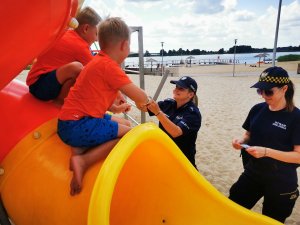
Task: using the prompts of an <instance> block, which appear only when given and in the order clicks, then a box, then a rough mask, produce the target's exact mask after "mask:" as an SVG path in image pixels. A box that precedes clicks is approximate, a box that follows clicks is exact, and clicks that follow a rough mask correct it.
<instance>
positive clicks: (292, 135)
mask: <svg viewBox="0 0 300 225" xmlns="http://www.w3.org/2000/svg"><path fill="white" fill-rule="evenodd" d="M243 128H244V129H245V130H247V131H249V132H250V140H249V143H248V144H249V145H250V146H263V147H267V148H272V149H276V150H280V151H285V152H288V151H293V149H294V145H300V110H299V109H298V108H297V107H295V108H294V110H293V111H292V112H288V111H286V109H283V110H279V111H271V110H270V109H269V106H268V104H267V103H265V102H263V103H259V104H257V105H255V106H253V107H252V109H251V110H250V112H249V114H248V117H247V118H246V120H245V122H244V124H243ZM251 161H252V166H253V165H254V164H255V165H256V168H257V169H260V170H262V169H263V170H265V171H266V170H269V172H270V171H273V172H274V171H278V170H280V168H281V169H284V170H285V168H287V167H288V168H290V169H292V168H295V167H297V166H298V164H293V163H285V162H282V161H278V160H276V159H272V158H268V157H264V158H258V159H256V158H254V157H251ZM292 170H294V169H292ZM293 173H294V172H293ZM293 175H294V174H293Z"/></svg>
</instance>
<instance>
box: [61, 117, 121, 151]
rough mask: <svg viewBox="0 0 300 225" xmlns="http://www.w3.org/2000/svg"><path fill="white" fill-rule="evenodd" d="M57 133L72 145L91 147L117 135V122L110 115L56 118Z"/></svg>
mask: <svg viewBox="0 0 300 225" xmlns="http://www.w3.org/2000/svg"><path fill="white" fill-rule="evenodd" d="M57 133H58V135H59V137H60V138H61V140H62V141H63V142H65V143H66V144H68V145H70V146H73V147H81V148H91V147H94V146H97V145H100V144H102V143H105V142H107V141H110V140H113V139H116V138H117V137H118V123H117V122H115V121H112V120H111V115H108V114H105V115H104V118H93V117H83V118H82V119H80V120H58V129H57Z"/></svg>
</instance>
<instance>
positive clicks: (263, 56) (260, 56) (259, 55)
mask: <svg viewBox="0 0 300 225" xmlns="http://www.w3.org/2000/svg"><path fill="white" fill-rule="evenodd" d="M268 55H269V54H268V53H259V54H258V55H255V56H254V57H257V58H259V60H258V66H259V67H260V59H261V58H264V59H263V61H264V62H265V60H266V56H268Z"/></svg>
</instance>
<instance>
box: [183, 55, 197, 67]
mask: <svg viewBox="0 0 300 225" xmlns="http://www.w3.org/2000/svg"><path fill="white" fill-rule="evenodd" d="M192 59H195V57H194V56H191V55H190V56H188V57H186V59H185V61H186V62H187V63H189V64H190V66H192Z"/></svg>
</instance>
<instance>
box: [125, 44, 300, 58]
mask: <svg viewBox="0 0 300 225" xmlns="http://www.w3.org/2000/svg"><path fill="white" fill-rule="evenodd" d="M234 48H235V51H236V53H263V52H273V48H252V47H251V46H250V45H237V46H233V47H231V48H229V49H228V50H227V51H226V50H224V48H221V49H219V50H218V51H206V50H200V49H193V50H189V49H187V50H184V49H182V48H179V49H178V50H177V51H176V50H175V49H173V50H169V51H165V50H160V52H159V53H150V52H149V51H148V50H146V51H145V53H144V56H145V57H150V56H162V54H163V55H164V56H180V55H212V54H233V53H234ZM297 51H300V45H299V46H288V47H278V48H277V52H297ZM137 56H138V53H132V54H130V55H129V57H137Z"/></svg>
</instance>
